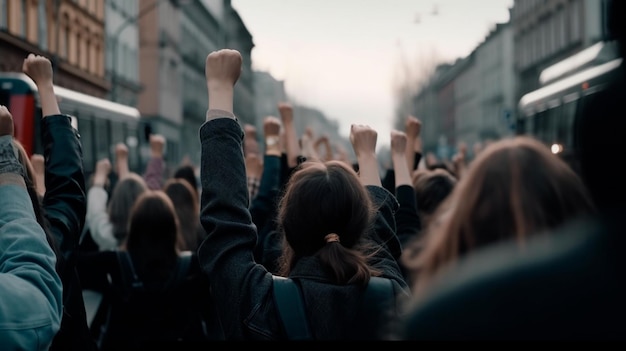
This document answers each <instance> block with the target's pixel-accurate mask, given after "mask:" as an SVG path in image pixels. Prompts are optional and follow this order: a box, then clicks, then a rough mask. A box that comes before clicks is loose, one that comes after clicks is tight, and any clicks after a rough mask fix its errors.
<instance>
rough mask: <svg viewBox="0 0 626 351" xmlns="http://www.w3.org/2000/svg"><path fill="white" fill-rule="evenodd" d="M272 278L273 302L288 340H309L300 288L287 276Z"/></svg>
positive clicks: (307, 324)
mask: <svg viewBox="0 0 626 351" xmlns="http://www.w3.org/2000/svg"><path fill="white" fill-rule="evenodd" d="M272 278H274V302H275V303H276V306H277V307H278V313H279V315H280V319H281V320H282V322H283V327H284V328H285V331H286V332H287V336H288V338H289V340H311V339H312V338H311V334H310V331H309V323H308V322H307V319H306V314H305V310H304V303H303V302H302V296H301V295H300V288H299V287H298V285H296V283H295V282H294V281H293V280H292V279H289V278H284V277H279V276H276V275H272Z"/></svg>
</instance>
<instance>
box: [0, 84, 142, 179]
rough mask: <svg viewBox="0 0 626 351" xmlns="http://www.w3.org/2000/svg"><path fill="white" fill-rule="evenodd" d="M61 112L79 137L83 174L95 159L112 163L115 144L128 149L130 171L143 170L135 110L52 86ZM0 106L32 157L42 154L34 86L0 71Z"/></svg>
mask: <svg viewBox="0 0 626 351" xmlns="http://www.w3.org/2000/svg"><path fill="white" fill-rule="evenodd" d="M54 92H55V95H56V96H57V100H58V102H59V109H60V110H61V113H64V114H67V115H70V116H71V119H72V126H73V127H74V128H76V129H77V130H78V132H79V134H80V137H81V144H82V149H83V167H84V170H85V175H86V176H89V175H91V174H92V173H93V172H94V171H95V166H96V163H97V162H98V160H100V159H103V158H109V160H111V162H114V160H115V145H116V144H117V143H120V142H123V143H124V144H126V146H127V147H128V158H129V168H130V169H131V170H132V171H138V170H141V169H143V167H144V164H145V162H144V160H142V153H141V146H142V145H141V144H142V143H145V139H146V138H145V135H144V134H145V130H146V129H147V128H146V124H145V123H143V122H142V120H141V114H140V113H139V110H137V109H136V108H133V107H130V106H126V105H122V104H118V103H114V102H110V101H108V100H105V99H100V98H97V97H93V96H90V95H86V94H83V93H80V92H77V91H74V90H70V89H66V88H63V87H59V86H54ZM0 104H1V105H5V106H7V108H8V109H9V111H10V112H11V114H12V115H13V120H14V124H15V137H16V139H17V140H19V141H20V142H21V143H22V144H23V145H24V148H25V149H26V152H27V153H28V154H29V156H30V155H32V154H43V144H42V138H41V125H40V123H39V122H40V120H41V117H42V115H41V114H42V112H41V106H40V103H39V96H38V93H37V86H36V85H35V83H34V81H33V80H32V79H31V78H30V77H28V76H27V75H26V74H23V73H13V72H0Z"/></svg>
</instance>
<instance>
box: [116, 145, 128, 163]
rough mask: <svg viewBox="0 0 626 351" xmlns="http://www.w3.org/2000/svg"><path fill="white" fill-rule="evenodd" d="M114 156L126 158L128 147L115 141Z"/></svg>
mask: <svg viewBox="0 0 626 351" xmlns="http://www.w3.org/2000/svg"><path fill="white" fill-rule="evenodd" d="M115 158H116V159H118V160H119V159H126V158H128V147H127V146H126V144H124V143H117V145H115Z"/></svg>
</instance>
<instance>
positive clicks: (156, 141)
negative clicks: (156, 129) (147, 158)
mask: <svg viewBox="0 0 626 351" xmlns="http://www.w3.org/2000/svg"><path fill="white" fill-rule="evenodd" d="M164 148H165V137H164V136H163V135H160V134H152V135H150V151H151V153H152V156H153V157H163V149H164Z"/></svg>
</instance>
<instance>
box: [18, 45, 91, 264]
mask: <svg viewBox="0 0 626 351" xmlns="http://www.w3.org/2000/svg"><path fill="white" fill-rule="evenodd" d="M23 69H24V72H25V73H26V74H28V75H29V76H30V77H31V78H32V79H33V81H35V84H37V88H38V90H39V97H40V99H41V108H42V112H43V116H42V117H43V118H42V121H41V125H42V128H41V129H42V139H43V145H44V158H45V167H44V168H45V177H44V178H45V185H46V186H45V188H46V193H45V196H44V198H43V206H44V208H45V211H46V218H47V219H48V220H49V222H50V229H51V231H52V233H53V234H54V236H55V241H56V244H57V246H58V248H59V249H60V252H61V254H62V256H63V258H64V260H63V261H62V262H61V266H62V267H63V266H65V265H66V264H67V265H68V266H69V267H71V266H72V265H73V264H74V258H75V254H76V252H77V250H78V243H79V239H80V234H81V232H82V229H83V226H84V222H85V214H86V211H87V198H86V194H85V193H86V191H85V177H84V173H83V155H82V145H81V143H80V137H79V135H78V132H77V131H76V130H75V129H74V128H73V127H72V125H71V120H70V118H69V116H67V115H61V114H60V111H59V106H58V103H57V99H56V96H55V95H54V89H53V78H52V64H51V63H50V60H48V59H47V58H45V57H42V56H35V55H32V54H31V55H29V56H28V58H26V59H25V60H24V65H23ZM61 269H63V268H61Z"/></svg>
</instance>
